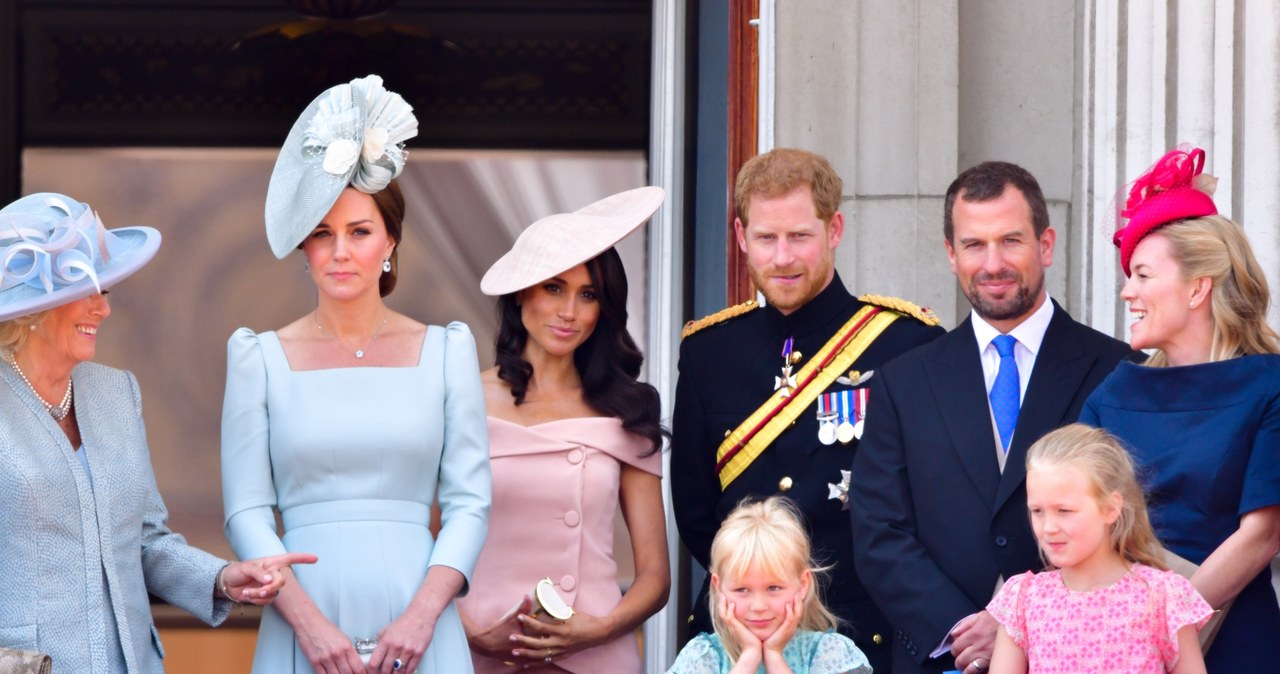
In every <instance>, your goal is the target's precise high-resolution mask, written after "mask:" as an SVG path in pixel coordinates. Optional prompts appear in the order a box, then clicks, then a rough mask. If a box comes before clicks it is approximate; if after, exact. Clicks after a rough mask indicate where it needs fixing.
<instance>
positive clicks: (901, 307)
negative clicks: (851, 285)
mask: <svg viewBox="0 0 1280 674" xmlns="http://www.w3.org/2000/svg"><path fill="white" fill-rule="evenodd" d="M858 299H859V300H861V301H862V302H864V303H866V304H874V305H876V306H878V307H884V308H885V309H893V310H894V311H896V312H898V313H900V314H904V315H907V316H911V317H912V318H915V319H917V320H919V321H920V322H921V323H924V324H925V325H941V324H942V321H941V320H939V319H938V315H937V314H935V313H933V310H932V309H926V308H925V307H922V306H919V305H916V304H912V303H911V302H908V301H906V300H904V299H902V298H900V297H885V296H884V295H859V296H858Z"/></svg>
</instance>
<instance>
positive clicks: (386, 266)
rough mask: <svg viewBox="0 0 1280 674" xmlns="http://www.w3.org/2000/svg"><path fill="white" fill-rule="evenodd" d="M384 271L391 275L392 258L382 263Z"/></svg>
mask: <svg viewBox="0 0 1280 674" xmlns="http://www.w3.org/2000/svg"><path fill="white" fill-rule="evenodd" d="M382 271H383V272H384V273H387V274H390V273H391V258H387V259H385V260H383V261H382Z"/></svg>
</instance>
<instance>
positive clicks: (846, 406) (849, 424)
mask: <svg viewBox="0 0 1280 674" xmlns="http://www.w3.org/2000/svg"><path fill="white" fill-rule="evenodd" d="M852 394H853V391H839V392H837V393H836V399H837V400H838V401H839V403H840V424H839V425H837V426H836V439H837V440H839V441H840V444H842V445H847V444H849V443H850V442H853V438H854V430H853V420H852V415H853V409H852V408H853V395H852Z"/></svg>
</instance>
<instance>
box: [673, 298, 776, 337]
mask: <svg viewBox="0 0 1280 674" xmlns="http://www.w3.org/2000/svg"><path fill="white" fill-rule="evenodd" d="M759 306H760V305H759V304H756V301H755V300H747V301H746V302H743V303H742V304H735V305H733V306H731V307H728V308H725V309H721V310H720V311H717V312H715V313H714V314H711V315H710V316H703V317H702V318H699V319H697V320H693V321H689V322H688V323H685V324H684V329H683V330H681V331H680V339H684V338H685V337H688V336H689V335H692V334H693V333H695V332H697V331H699V330H701V329H703V328H707V327H711V326H713V325H715V324H716V323H723V322H725V321H727V320H729V319H730V318H737V317H738V316H741V315H743V314H745V313H747V312H749V311H751V310H753V309H755V308H757V307H759Z"/></svg>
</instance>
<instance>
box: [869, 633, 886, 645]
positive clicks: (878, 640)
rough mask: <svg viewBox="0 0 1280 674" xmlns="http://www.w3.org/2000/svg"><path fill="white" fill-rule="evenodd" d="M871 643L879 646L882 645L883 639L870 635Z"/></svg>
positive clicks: (879, 636)
mask: <svg viewBox="0 0 1280 674" xmlns="http://www.w3.org/2000/svg"><path fill="white" fill-rule="evenodd" d="M871 643H873V644H875V645H877V646H879V645H880V644H882V643H884V637H883V636H881V635H879V634H872V635H871Z"/></svg>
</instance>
